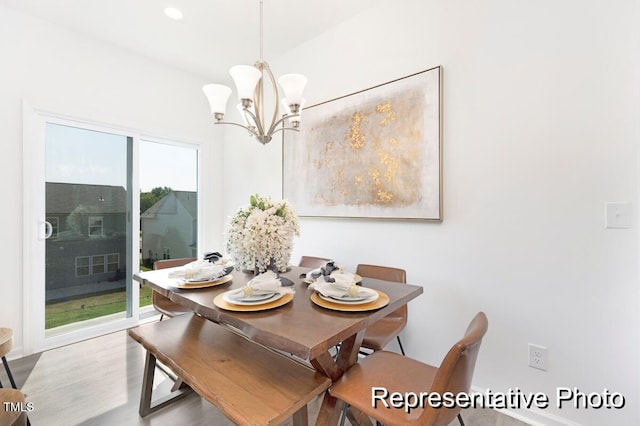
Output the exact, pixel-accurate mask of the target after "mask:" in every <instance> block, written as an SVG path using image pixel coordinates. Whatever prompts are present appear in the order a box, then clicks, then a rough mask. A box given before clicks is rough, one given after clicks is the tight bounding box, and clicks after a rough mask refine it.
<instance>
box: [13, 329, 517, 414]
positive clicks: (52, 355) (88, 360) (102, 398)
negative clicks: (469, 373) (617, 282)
mask: <svg viewBox="0 0 640 426" xmlns="http://www.w3.org/2000/svg"><path fill="white" fill-rule="evenodd" d="M10 366H11V370H12V372H13V374H14V377H15V379H16V382H17V384H18V386H19V387H20V386H21V387H22V390H23V391H24V392H25V393H26V394H27V398H26V399H27V401H29V402H31V403H33V411H32V412H30V413H29V419H30V421H31V424H32V425H34V426H39V425H46V426H71V425H87V426H89V425H91V426H93V425H106V426H110V425H118V426H120V425H127V426H129V425H153V426H163V425H167V426H175V425H194V426H198V425H208V426H210V425H215V426H218V425H219V426H227V425H233V423H231V422H230V421H228V420H227V419H226V418H225V417H224V416H223V415H222V414H220V412H219V411H218V410H217V409H216V408H215V407H214V406H213V405H211V404H210V403H208V402H207V401H204V400H202V399H201V398H200V397H199V396H198V395H195V394H193V395H189V396H188V397H186V398H185V399H183V400H181V401H178V402H176V403H174V404H172V405H170V406H168V407H166V408H163V409H162V410H159V411H158V412H156V413H153V414H150V415H149V416H147V417H146V418H141V417H140V416H139V415H138V404H139V401H140V389H141V385H142V371H143V367H144V351H143V349H142V347H141V346H140V345H139V344H138V343H136V342H135V341H133V340H132V339H131V338H129V337H128V336H127V334H126V332H124V331H123V332H117V333H113V334H109V335H106V336H102V337H98V338H95V339H91V340H87V341H84V342H80V343H76V344H73V345H69V346H66V347H63V348H58V349H54V350H51V351H47V352H43V353H41V354H37V355H32V356H28V357H25V358H22V359H18V360H13V361H11V362H10ZM2 380H4V376H2ZM172 384H173V382H172V381H171V380H170V379H169V378H168V377H166V376H165V375H164V374H163V373H161V372H157V373H156V381H155V383H154V387H155V389H154V398H155V397H157V396H160V395H162V394H163V393H164V394H166V393H168V392H169V389H170V387H171V385H172ZM318 407H319V401H315V402H314V403H313V404H312V405H311V407H310V410H309V411H310V418H311V419H310V424H313V418H314V416H315V414H316V412H317V409H318ZM463 417H464V419H465V422H466V424H467V425H468V426H474V425H476V426H493V425H496V426H521V425H525V423H522V422H519V421H517V420H515V419H512V418H510V417H508V416H505V415H502V414H500V413H497V412H495V411H493V410H466V411H465V412H463ZM285 424H290V422H287V423H285ZM457 424H458V423H457V421H456V422H454V423H452V425H457Z"/></svg>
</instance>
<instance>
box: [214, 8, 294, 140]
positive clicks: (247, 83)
mask: <svg viewBox="0 0 640 426" xmlns="http://www.w3.org/2000/svg"><path fill="white" fill-rule="evenodd" d="M262 9H263V5H262V0H260V60H259V61H257V62H256V63H255V64H254V65H253V66H250V65H236V66H234V67H231V69H230V70H229V74H231V77H232V78H233V82H234V83H235V86H236V90H237V92H238V98H240V105H238V110H239V111H240V114H241V116H242V119H243V124H240V123H235V122H232V121H224V114H225V111H226V109H227V101H228V100H229V95H231V89H230V88H229V87H228V86H225V85H222V84H206V85H205V86H203V87H202V90H203V91H204V93H205V95H206V96H207V99H208V100H209V105H210V107H211V113H212V114H213V117H214V118H215V124H232V125H234V126H240V127H242V128H244V129H247V130H248V131H249V134H250V135H251V136H254V137H255V138H256V139H257V140H258V141H259V142H260V143H262V144H263V145H265V144H267V143H269V142H270V141H271V138H272V137H273V135H274V134H275V133H277V132H279V131H283V130H294V131H299V126H300V108H301V106H302V104H303V99H302V91H303V90H304V86H305V84H307V78H306V77H305V76H303V75H301V74H285V75H283V76H282V77H280V78H279V79H278V83H280V87H281V88H282V91H283V94H284V96H283V98H282V100H281V101H282V104H283V106H284V114H282V115H281V114H280V108H279V105H278V100H279V98H280V92H279V90H278V84H276V79H275V77H274V76H273V73H272V72H271V69H270V68H269V64H267V62H266V61H264V60H263V58H262V54H263V46H262V45H263V35H262V20H263V18H262V15H263V11H262ZM265 77H266V79H267V80H268V81H267V80H265ZM269 83H270V84H271V92H272V95H273V106H272V108H271V111H272V113H273V115H272V116H271V120H270V121H267V117H266V116H267V115H268V112H267V111H266V109H265V92H264V89H265V84H269ZM287 121H288V124H287Z"/></svg>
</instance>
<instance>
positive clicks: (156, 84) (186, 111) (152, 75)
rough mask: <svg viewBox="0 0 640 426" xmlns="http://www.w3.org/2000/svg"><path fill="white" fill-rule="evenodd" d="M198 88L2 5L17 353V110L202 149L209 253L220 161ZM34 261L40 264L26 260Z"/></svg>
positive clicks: (9, 262) (10, 295)
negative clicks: (127, 130) (39, 110)
mask: <svg viewBox="0 0 640 426" xmlns="http://www.w3.org/2000/svg"><path fill="white" fill-rule="evenodd" d="M203 83H204V82H203V81H199V80H197V79H196V78H193V77H190V76H187V75H185V74H183V73H180V72H176V71H172V70H168V69H166V68H163V67H162V66H160V65H157V64H154V63H153V62H151V61H148V60H146V59H144V58H141V57H139V56H137V55H133V54H129V53H128V52H124V51H122V50H120V49H117V48H114V47H111V46H109V45H106V44H104V43H101V42H98V41H96V40H92V39H89V38H84V37H82V36H79V35H78V34H75V33H71V32H68V31H66V30H63V29H61V28H60V27H57V26H53V25H51V24H48V23H46V22H44V21H42V20H38V19H34V18H31V17H28V16H26V15H24V14H21V13H18V12H15V11H13V10H12V9H8V8H5V7H3V6H0V141H1V142H0V143H1V146H2V154H3V155H2V167H0V180H1V181H2V182H3V183H4V185H3V191H2V194H3V206H4V208H3V209H1V210H0V219H1V220H0V223H3V224H4V232H3V246H4V249H3V258H2V270H3V280H2V281H3V282H2V297H0V324H1V325H2V326H7V327H12V328H13V329H14V346H15V348H16V353H19V352H20V351H21V347H22V344H23V340H22V336H23V329H22V318H23V309H22V306H23V276H22V264H23V258H22V252H23V234H22V230H23V217H25V216H26V214H25V212H23V211H22V199H23V184H22V164H23V153H22V149H23V140H22V103H23V100H26V101H27V102H28V103H29V104H31V105H33V106H37V107H41V108H46V109H50V110H51V112H55V113H61V114H71V115H73V116H75V117H78V118H84V119H89V120H96V121H99V122H104V123H106V124H113V125H119V126H125V127H128V128H131V129H134V130H138V131H140V132H143V133H148V134H151V135H153V136H157V137H164V138H167V139H171V138H173V139H178V140H183V141H188V142H202V143H204V147H203V156H204V159H203V163H204V164H207V163H210V164H212V165H213V167H207V168H206V171H205V173H206V176H205V184H207V186H206V187H205V188H201V191H202V192H203V193H205V194H207V196H206V197H205V199H204V200H203V204H204V206H203V212H204V214H205V217H207V218H208V220H207V221H203V223H202V226H203V227H204V228H205V229H204V231H205V234H206V238H205V241H208V242H209V244H210V245H211V246H218V245H219V244H220V238H221V237H220V235H219V234H220V228H221V226H222V221H221V210H220V209H219V207H216V206H219V205H220V191H221V179H222V171H221V167H219V164H220V162H221V160H220V156H218V155H214V153H213V151H214V150H213V149H210V148H211V146H214V145H215V143H218V144H219V145H220V146H222V142H221V140H220V139H222V137H221V135H220V134H219V133H215V132H219V130H213V128H214V126H212V125H211V119H210V114H209V113H208V106H207V101H206V99H205V97H204V96H203V95H202V92H201V90H200V87H201V85H202V84H203ZM26 261H27V262H37V261H38V259H33V260H31V259H27V260H26Z"/></svg>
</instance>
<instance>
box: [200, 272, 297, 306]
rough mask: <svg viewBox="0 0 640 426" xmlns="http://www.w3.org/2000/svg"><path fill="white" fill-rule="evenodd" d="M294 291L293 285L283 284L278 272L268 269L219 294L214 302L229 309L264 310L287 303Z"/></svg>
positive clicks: (291, 298)
mask: <svg viewBox="0 0 640 426" xmlns="http://www.w3.org/2000/svg"><path fill="white" fill-rule="evenodd" d="M294 293H295V291H294V290H293V288H292V287H290V286H283V284H282V282H281V279H280V278H279V277H278V274H276V273H275V272H273V271H266V272H264V273H262V274H260V275H257V276H256V277H254V278H253V279H252V280H251V281H249V282H248V283H247V284H246V285H244V286H242V287H241V288H236V289H233V290H229V291H225V292H224V293H221V294H219V295H218V296H216V297H215V299H213V303H214V305H216V306H217V307H219V308H221V309H226V310H229V311H244V312H250V311H264V310H268V309H273V308H277V307H279V306H283V305H286V304H287V303H289V302H291V301H292V300H293V295H294Z"/></svg>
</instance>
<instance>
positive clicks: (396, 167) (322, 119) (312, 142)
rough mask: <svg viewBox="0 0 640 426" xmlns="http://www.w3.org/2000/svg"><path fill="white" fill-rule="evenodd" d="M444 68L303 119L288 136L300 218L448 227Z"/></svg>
mask: <svg viewBox="0 0 640 426" xmlns="http://www.w3.org/2000/svg"><path fill="white" fill-rule="evenodd" d="M441 73H442V71H441V67H434V68H430V69H428V70H425V71H421V72H418V73H415V74H411V75H409V76H406V77H402V78H399V79H396V80H393V81H390V82H388V83H384V84H380V85H377V86H374V87H371V88H369V89H365V90H361V91H359V92H355V93H351V94H349V95H345V96H341V97H339V98H336V99H333V100H330V101H326V102H322V103H319V104H316V105H312V106H310V107H307V108H304V109H303V111H302V124H301V131H300V132H285V133H286V134H285V135H284V136H283V150H282V152H283V154H282V155H283V163H282V164H283V173H282V176H283V197H284V198H285V199H287V200H289V201H290V202H291V203H292V204H293V206H294V207H295V209H296V212H297V214H298V215H299V216H322V217H351V218H379V219H419V220H442V200H441V192H442V191H441V187H442V184H441V130H440V125H441V105H442V99H441V79H442V76H441Z"/></svg>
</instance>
